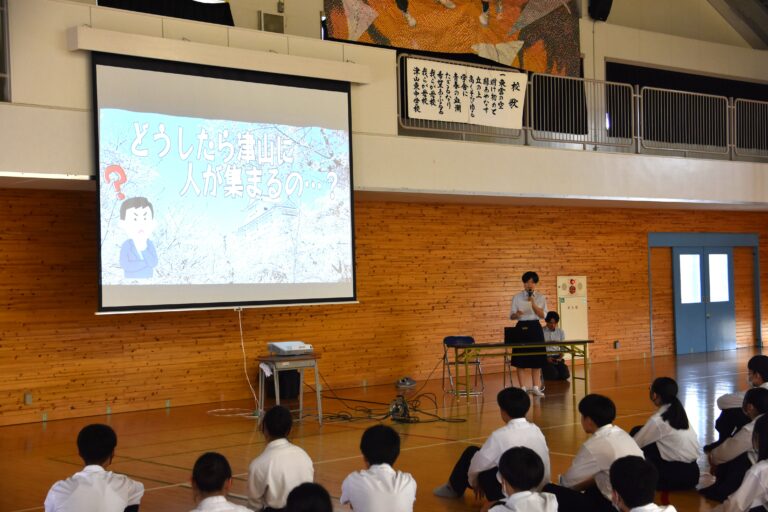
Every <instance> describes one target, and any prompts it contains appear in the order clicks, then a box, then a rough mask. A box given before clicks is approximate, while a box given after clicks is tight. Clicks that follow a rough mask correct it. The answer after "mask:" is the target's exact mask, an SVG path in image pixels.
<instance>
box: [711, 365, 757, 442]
mask: <svg viewBox="0 0 768 512" xmlns="http://www.w3.org/2000/svg"><path fill="white" fill-rule="evenodd" d="M747 383H748V384H749V386H750V388H758V387H760V388H766V389H768V356H764V355H757V356H753V357H752V358H750V360H749V362H748V363H747ZM744 394H745V391H739V392H737V393H728V394H725V395H722V396H721V397H719V398H718V399H717V407H718V408H719V409H720V410H721V411H722V412H721V413H720V416H718V418H717V421H715V430H717V432H718V434H719V439H718V440H717V441H715V442H713V443H710V444H708V445H707V446H705V447H704V451H706V452H709V451H711V450H712V449H713V448H715V447H716V446H718V445H719V444H721V443H722V442H724V441H725V440H726V439H728V438H729V437H731V436H732V435H734V434H735V433H736V431H737V430H739V429H740V428H741V427H742V426H744V425H746V424H747V423H749V422H750V421H751V420H750V419H749V418H747V416H746V415H745V414H744V412H743V411H742V409H741V404H742V402H743V401H744Z"/></svg>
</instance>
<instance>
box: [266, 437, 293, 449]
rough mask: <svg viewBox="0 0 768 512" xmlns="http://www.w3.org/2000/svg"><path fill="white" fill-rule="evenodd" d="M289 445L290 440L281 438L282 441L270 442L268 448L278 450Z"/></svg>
mask: <svg viewBox="0 0 768 512" xmlns="http://www.w3.org/2000/svg"><path fill="white" fill-rule="evenodd" d="M286 444H288V439H287V438H285V437H281V438H280V439H275V440H274V441H270V442H269V443H268V444H267V448H277V447H279V446H284V445H286Z"/></svg>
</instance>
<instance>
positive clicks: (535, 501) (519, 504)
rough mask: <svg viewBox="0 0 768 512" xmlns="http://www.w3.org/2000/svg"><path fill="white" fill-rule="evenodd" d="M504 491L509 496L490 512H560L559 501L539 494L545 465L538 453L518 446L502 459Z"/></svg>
mask: <svg viewBox="0 0 768 512" xmlns="http://www.w3.org/2000/svg"><path fill="white" fill-rule="evenodd" d="M499 476H500V477H501V491H502V492H503V493H504V496H506V497H505V498H504V499H503V500H501V501H499V502H497V503H496V504H495V505H493V506H492V507H491V508H490V512H509V511H515V512H557V498H555V495H554V494H550V493H548V492H536V488H538V486H539V484H540V483H541V480H542V479H543V478H544V462H542V460H541V457H539V456H538V455H537V454H536V452H535V451H533V450H531V449H530V448H526V447H525V446H516V447H514V448H510V449H509V450H507V451H505V452H504V454H503V455H502V456H501V459H499Z"/></svg>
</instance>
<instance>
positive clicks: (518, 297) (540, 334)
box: [509, 271, 547, 397]
mask: <svg viewBox="0 0 768 512" xmlns="http://www.w3.org/2000/svg"><path fill="white" fill-rule="evenodd" d="M522 280H523V291H521V292H519V293H516V294H515V295H514V296H513V297H512V307H511V308H510V311H509V318H510V320H517V324H515V329H516V330H517V333H518V334H517V338H518V342H519V343H531V344H535V343H543V342H544V331H543V330H542V328H541V319H542V318H544V317H546V316H547V297H546V296H544V295H543V294H541V293H539V292H537V291H536V285H537V284H538V283H539V275H538V274H537V273H536V272H532V271H528V272H525V273H524V274H523V277H522ZM529 352H539V353H540V354H535V355H526V354H527V353H529ZM543 352H545V351H544V350H542V347H534V348H530V349H524V348H516V349H515V350H514V353H513V354H512V358H511V364H512V366H514V367H515V368H517V378H518V381H520V387H521V388H522V389H523V390H524V391H527V392H529V393H531V394H533V395H535V396H540V397H541V396H544V393H543V392H542V391H541V388H539V383H538V382H537V381H540V380H541V369H542V368H543V367H544V366H545V365H546V364H547V356H546V354H544V353H543ZM529 376H530V377H529ZM529 378H530V383H531V386H530V387H527V384H528V381H529Z"/></svg>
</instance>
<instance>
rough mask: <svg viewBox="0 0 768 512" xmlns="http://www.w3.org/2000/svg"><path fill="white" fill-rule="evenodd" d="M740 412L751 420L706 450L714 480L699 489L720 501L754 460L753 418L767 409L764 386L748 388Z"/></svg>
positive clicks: (740, 480)
mask: <svg viewBox="0 0 768 512" xmlns="http://www.w3.org/2000/svg"><path fill="white" fill-rule="evenodd" d="M743 409H744V413H745V414H746V415H747V417H748V418H750V419H751V420H752V421H750V423H747V424H746V425H744V426H743V427H741V428H740V429H739V430H738V431H737V432H736V434H734V435H733V437H730V438H728V439H726V440H725V442H724V443H723V444H721V445H720V446H718V447H716V448H715V449H713V450H712V451H710V452H709V467H710V473H712V474H713V475H715V477H716V480H715V483H714V484H712V485H710V486H709V487H705V488H704V489H700V490H699V492H700V493H701V494H702V495H703V496H704V497H706V498H708V499H711V500H714V501H719V502H721V503H722V502H723V501H725V500H726V499H727V498H728V496H730V495H731V494H732V493H733V492H735V491H736V489H738V488H739V486H740V485H741V482H742V480H743V479H744V475H745V474H746V472H747V470H748V469H749V468H750V467H751V466H752V463H753V462H754V460H755V458H754V450H753V445H752V433H753V431H754V428H755V420H756V419H757V418H759V417H760V416H762V415H763V414H765V413H766V412H768V389H764V388H752V389H750V390H748V391H747V393H746V394H745V395H744V404H743Z"/></svg>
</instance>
